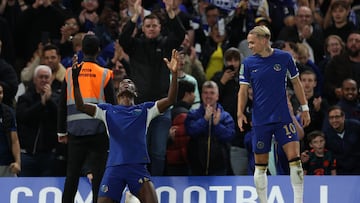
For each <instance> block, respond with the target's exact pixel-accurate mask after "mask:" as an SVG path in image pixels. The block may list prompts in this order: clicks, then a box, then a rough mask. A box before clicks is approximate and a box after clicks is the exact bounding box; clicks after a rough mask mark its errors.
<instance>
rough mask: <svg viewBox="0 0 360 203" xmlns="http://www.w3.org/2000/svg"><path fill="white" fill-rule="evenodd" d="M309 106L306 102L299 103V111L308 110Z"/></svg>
mask: <svg viewBox="0 0 360 203" xmlns="http://www.w3.org/2000/svg"><path fill="white" fill-rule="evenodd" d="M309 110H310V109H309V106H308V105H307V104H304V105H301V111H309Z"/></svg>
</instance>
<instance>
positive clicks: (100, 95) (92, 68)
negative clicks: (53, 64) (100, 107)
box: [65, 62, 111, 136]
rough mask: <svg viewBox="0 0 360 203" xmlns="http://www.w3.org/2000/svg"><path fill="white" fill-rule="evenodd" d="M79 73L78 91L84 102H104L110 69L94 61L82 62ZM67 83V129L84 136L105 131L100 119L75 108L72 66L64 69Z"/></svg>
mask: <svg viewBox="0 0 360 203" xmlns="http://www.w3.org/2000/svg"><path fill="white" fill-rule="evenodd" d="M81 65H82V69H81V71H80V74H79V78H78V80H79V86H80V92H81V95H82V97H83V100H84V103H94V104H98V103H105V95H104V87H105V86H106V85H107V84H108V83H109V80H110V79H111V71H110V70H108V69H106V68H102V67H101V66H99V65H97V64H96V63H92V62H83V63H82V64H81ZM65 80H66V84H67V90H66V91H67V101H66V103H67V131H68V133H69V134H71V135H75V136H84V135H94V134H100V133H104V132H105V125H104V124H103V122H102V121H100V120H98V119H94V118H93V117H91V116H89V115H87V114H85V113H82V112H80V111H78V110H77V109H76V105H75V99H74V89H73V82H72V68H68V69H67V70H66V75H65Z"/></svg>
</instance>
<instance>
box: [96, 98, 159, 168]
mask: <svg viewBox="0 0 360 203" xmlns="http://www.w3.org/2000/svg"><path fill="white" fill-rule="evenodd" d="M159 114H160V113H159V110H158V108H157V106H156V103H155V102H145V103H142V104H138V105H134V106H123V105H111V104H97V109H96V113H95V116H94V117H95V118H98V119H100V120H102V121H104V123H105V126H106V129H107V131H108V135H109V139H110V152H109V156H108V160H107V166H115V165H121V164H133V163H149V162H150V159H149V155H148V151H147V144H146V132H147V128H148V126H149V123H150V121H151V120H152V119H153V118H154V117H155V116H157V115H159Z"/></svg>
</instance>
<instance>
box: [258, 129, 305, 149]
mask: <svg viewBox="0 0 360 203" xmlns="http://www.w3.org/2000/svg"><path fill="white" fill-rule="evenodd" d="M252 130H253V131H254V138H253V139H252V147H253V152H254V153H256V154H265V153H268V152H270V151H271V139H272V136H273V135H274V136H275V140H276V141H277V142H278V143H279V146H283V145H285V144H286V143H289V142H293V141H299V138H298V136H297V133H296V128H295V125H294V123H292V122H290V123H274V124H269V125H261V126H253V127H252Z"/></svg>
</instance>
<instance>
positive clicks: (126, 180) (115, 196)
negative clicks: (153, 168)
mask: <svg viewBox="0 0 360 203" xmlns="http://www.w3.org/2000/svg"><path fill="white" fill-rule="evenodd" d="M146 181H150V173H149V171H148V170H147V168H146V164H126V165H118V166H110V167H107V168H106V169H105V173H104V176H103V178H102V181H101V184H100V189H99V197H109V198H111V199H112V200H115V201H119V202H120V200H121V197H122V194H123V191H124V189H125V187H126V185H127V186H128V188H129V190H130V192H131V193H132V194H134V195H137V194H138V192H139V191H140V188H141V186H142V183H144V182H146Z"/></svg>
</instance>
